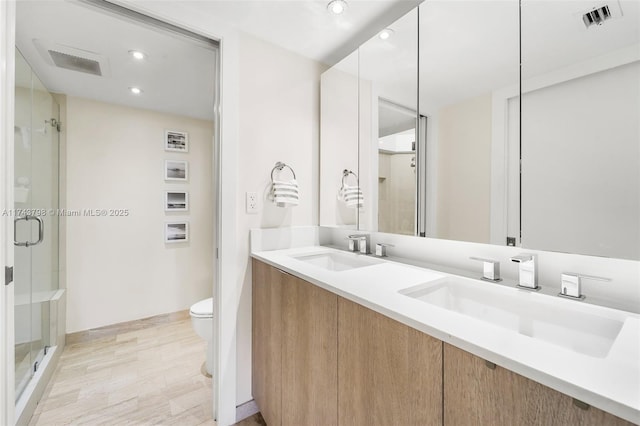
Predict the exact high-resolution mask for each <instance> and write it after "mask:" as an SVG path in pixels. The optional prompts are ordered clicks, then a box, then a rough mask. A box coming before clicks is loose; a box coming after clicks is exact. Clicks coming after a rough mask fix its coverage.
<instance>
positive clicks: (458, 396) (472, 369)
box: [444, 343, 632, 426]
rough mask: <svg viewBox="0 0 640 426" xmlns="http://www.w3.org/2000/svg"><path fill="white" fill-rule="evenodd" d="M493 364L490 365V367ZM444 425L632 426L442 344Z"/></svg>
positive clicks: (467, 353)
mask: <svg viewBox="0 0 640 426" xmlns="http://www.w3.org/2000/svg"><path fill="white" fill-rule="evenodd" d="M492 367H493V365H492ZM444 424H445V426H461V425H496V426H499V425H505V426H511V425H523V426H524V425H532V426H533V425H536V426H537V425H540V426H542V425H544V426H552V425H558V426H566V425H580V426H591V425H593V426H604V425H632V423H629V422H627V421H625V420H623V419H621V418H619V417H616V416H614V415H612V414H609V413H606V412H604V411H602V410H598V409H597V408H594V407H588V409H586V410H585V409H582V408H579V407H578V406H576V405H575V404H574V403H573V398H571V397H570V396H567V395H564V394H562V393H560V392H558V391H555V390H553V389H551V388H548V387H546V386H544V385H542V384H540V383H537V382H535V381H533V380H529V379H527V378H526V377H523V376H521V375H519V374H516V373H514V372H512V371H509V370H507V369H504V368H502V367H498V366H496V367H495V368H489V367H488V366H487V364H486V362H485V361H484V360H483V359H482V358H479V357H477V356H475V355H472V354H470V353H469V352H466V351H463V350H461V349H458V348H456V347H454V346H451V345H449V344H446V343H445V344H444Z"/></svg>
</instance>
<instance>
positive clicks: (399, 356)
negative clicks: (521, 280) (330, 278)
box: [252, 259, 632, 426]
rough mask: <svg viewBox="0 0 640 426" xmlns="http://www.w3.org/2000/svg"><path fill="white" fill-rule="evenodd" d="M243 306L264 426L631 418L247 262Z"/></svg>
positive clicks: (521, 423)
mask: <svg viewBox="0 0 640 426" xmlns="http://www.w3.org/2000/svg"><path fill="white" fill-rule="evenodd" d="M252 311H253V319H252V322H253V324H252V326H253V333H252V343H253V354H252V369H253V374H252V377H253V379H252V391H253V397H254V399H255V401H256V403H257V404H258V407H259V408H260V411H261V412H262V416H263V417H264V419H265V421H266V422H267V425H268V426H283V425H284V426H312V425H318V426H334V425H340V426H359V425H366V426H375V425H381V426H389V425H402V426H414V425H415V426H418V425H419V426H428V425H445V426H466V425H474V426H475V425H492V426H493V425H496V426H501V425H504V426H512V425H518V426H528V425H531V426H534V425H535V426H552V425H558V426H565V425H580V426H591V425H593V426H603V425H616V426H617V425H631V424H632V423H629V422H627V421H625V420H622V419H620V418H618V417H616V416H613V415H611V414H609V413H606V412H604V411H602V410H598V409H596V408H594V407H588V409H586V410H585V409H582V408H579V407H578V406H576V405H575V404H574V401H573V398H571V397H569V396H567V395H564V394H562V393H560V392H557V391H555V390H553V389H551V388H548V387H546V386H544V385H541V384H540V383H537V382H535V381H533V380H529V379H527V378H525V377H523V376H521V375H519V374H516V373H514V372H511V371H509V370H506V369H504V368H502V367H497V366H495V365H491V367H494V368H490V367H489V366H487V363H486V362H485V361H484V360H483V359H482V358H479V357H477V356H475V355H472V354H470V353H469V352H466V351H463V350H461V349H458V348H456V347H454V346H451V345H449V344H446V343H443V342H442V341H440V340H438V339H435V338H433V337H431V336H429V335H427V334H425V333H422V332H420V331H418V330H415V329H413V328H411V327H408V326H406V325H404V324H402V323H400V322H398V321H395V320H392V319H391V318H388V317H386V316H384V315H382V314H379V313H377V312H375V311H373V310H371V309H368V308H365V307H364V306H362V305H359V304H358V303H354V302H352V301H350V300H347V299H344V298H342V297H339V296H337V295H336V294H334V293H331V292H329V291H326V290H324V289H322V288H320V287H318V286H316V285H314V284H311V283H309V282H306V281H304V280H302V279H299V278H297V277H294V276H293V275H290V274H287V273H286V272H282V271H280V270H279V269H277V268H274V267H271V266H269V265H267V264H265V263H263V262H260V261H258V260H255V259H254V260H253V303H252Z"/></svg>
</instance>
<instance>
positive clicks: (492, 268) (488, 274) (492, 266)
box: [469, 257, 502, 282]
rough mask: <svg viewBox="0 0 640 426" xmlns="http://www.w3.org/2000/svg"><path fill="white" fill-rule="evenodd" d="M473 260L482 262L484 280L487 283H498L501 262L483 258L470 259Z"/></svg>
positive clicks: (500, 279)
mask: <svg viewBox="0 0 640 426" xmlns="http://www.w3.org/2000/svg"><path fill="white" fill-rule="evenodd" d="M469 259H471V260H477V261H479V262H482V279H483V280H485V281H491V282H498V281H502V278H500V262H498V261H497V260H493V259H485V258H482V257H470V258H469Z"/></svg>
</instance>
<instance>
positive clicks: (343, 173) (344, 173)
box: [340, 169, 358, 189]
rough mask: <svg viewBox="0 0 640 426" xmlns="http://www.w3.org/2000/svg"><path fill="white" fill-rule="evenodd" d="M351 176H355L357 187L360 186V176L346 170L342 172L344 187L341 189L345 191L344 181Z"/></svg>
mask: <svg viewBox="0 0 640 426" xmlns="http://www.w3.org/2000/svg"><path fill="white" fill-rule="evenodd" d="M349 175H353V177H355V178H356V185H357V184H358V175H357V174H355V173H354V172H352V171H351V170H347V169H344V170H343V171H342V186H341V187H340V189H344V181H345V180H346V179H347V178H348V177H349Z"/></svg>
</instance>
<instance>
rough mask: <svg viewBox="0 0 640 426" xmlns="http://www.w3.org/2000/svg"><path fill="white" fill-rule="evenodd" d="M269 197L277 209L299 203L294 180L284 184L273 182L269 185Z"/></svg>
mask: <svg viewBox="0 0 640 426" xmlns="http://www.w3.org/2000/svg"><path fill="white" fill-rule="evenodd" d="M271 195H272V197H273V202H274V203H276V205H277V206H278V207H289V206H297V205H298V204H299V202H300V194H299V192H298V182H297V181H296V180H295V179H292V180H290V181H286V182H285V181H279V180H274V181H273V184H272V185H271Z"/></svg>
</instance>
